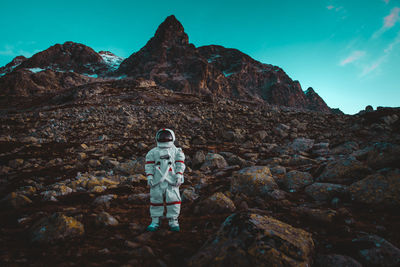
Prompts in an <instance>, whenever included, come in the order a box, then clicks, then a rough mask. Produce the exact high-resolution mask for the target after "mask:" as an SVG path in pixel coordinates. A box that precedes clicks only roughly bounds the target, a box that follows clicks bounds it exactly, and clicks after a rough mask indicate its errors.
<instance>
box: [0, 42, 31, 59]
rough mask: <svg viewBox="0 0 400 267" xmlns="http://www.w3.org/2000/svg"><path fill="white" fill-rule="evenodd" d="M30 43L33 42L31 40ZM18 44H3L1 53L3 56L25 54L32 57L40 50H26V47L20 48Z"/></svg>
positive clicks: (0, 49)
mask: <svg viewBox="0 0 400 267" xmlns="http://www.w3.org/2000/svg"><path fill="white" fill-rule="evenodd" d="M29 43H31V42H29ZM17 44H18V45H19V44H20V42H18V43H17ZM18 45H17V46H15V45H9V44H5V45H3V48H0V55H1V56H12V57H15V56H21V55H23V56H25V57H30V56H32V55H33V54H35V53H37V52H39V50H37V49H35V50H34V51H32V52H31V51H26V50H24V49H21V48H19V47H18Z"/></svg>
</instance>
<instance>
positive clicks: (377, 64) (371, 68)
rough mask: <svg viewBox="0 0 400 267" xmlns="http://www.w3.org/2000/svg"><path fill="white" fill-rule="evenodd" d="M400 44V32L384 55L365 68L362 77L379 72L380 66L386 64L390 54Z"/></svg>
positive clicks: (384, 51)
mask: <svg viewBox="0 0 400 267" xmlns="http://www.w3.org/2000/svg"><path fill="white" fill-rule="evenodd" d="M398 44H400V31H399V32H398V33H397V36H396V38H395V39H394V40H393V41H392V42H391V43H390V44H389V45H388V46H387V47H386V48H385V49H384V50H383V55H381V56H380V57H379V58H377V59H376V60H375V61H373V62H372V63H371V64H367V65H364V66H363V70H362V72H361V74H360V77H363V76H366V75H367V74H370V73H371V72H373V71H375V70H377V69H378V68H379V67H380V65H382V63H384V62H385V61H386V60H387V59H388V58H389V57H390V54H391V53H392V51H393V50H394V48H395V47H396V46H397V45H398Z"/></svg>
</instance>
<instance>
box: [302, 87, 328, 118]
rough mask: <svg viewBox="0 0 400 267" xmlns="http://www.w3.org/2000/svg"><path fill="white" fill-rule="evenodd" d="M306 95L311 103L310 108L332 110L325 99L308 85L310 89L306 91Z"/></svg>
mask: <svg viewBox="0 0 400 267" xmlns="http://www.w3.org/2000/svg"><path fill="white" fill-rule="evenodd" d="M305 95H306V98H307V100H308V103H309V106H308V108H309V109H312V110H319V111H325V112H332V110H331V108H329V107H328V105H327V104H326V103H325V101H324V100H323V99H322V98H321V97H320V96H319V95H318V94H317V93H316V92H315V91H314V89H313V88H312V87H308V89H307V90H306V91H305Z"/></svg>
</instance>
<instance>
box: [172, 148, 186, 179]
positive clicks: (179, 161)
mask: <svg viewBox="0 0 400 267" xmlns="http://www.w3.org/2000/svg"><path fill="white" fill-rule="evenodd" d="M185 168H186V166H185V154H183V151H182V148H178V149H177V151H176V154H175V173H177V174H182V175H183V172H184V171H185Z"/></svg>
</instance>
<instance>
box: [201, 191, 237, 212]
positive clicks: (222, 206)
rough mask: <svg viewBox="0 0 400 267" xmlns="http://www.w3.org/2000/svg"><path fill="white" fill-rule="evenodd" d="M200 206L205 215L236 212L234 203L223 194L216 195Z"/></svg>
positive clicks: (217, 193)
mask: <svg viewBox="0 0 400 267" xmlns="http://www.w3.org/2000/svg"><path fill="white" fill-rule="evenodd" d="M199 205H200V211H202V212H203V213H204V212H207V213H231V212H234V211H235V210H236V207H235V204H234V203H233V201H232V200H231V199H230V198H229V197H227V196H225V195H224V194H223V193H221V192H216V193H214V194H213V195H212V196H210V197H209V198H207V199H205V200H204V201H203V202H202V203H200V204H199Z"/></svg>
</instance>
